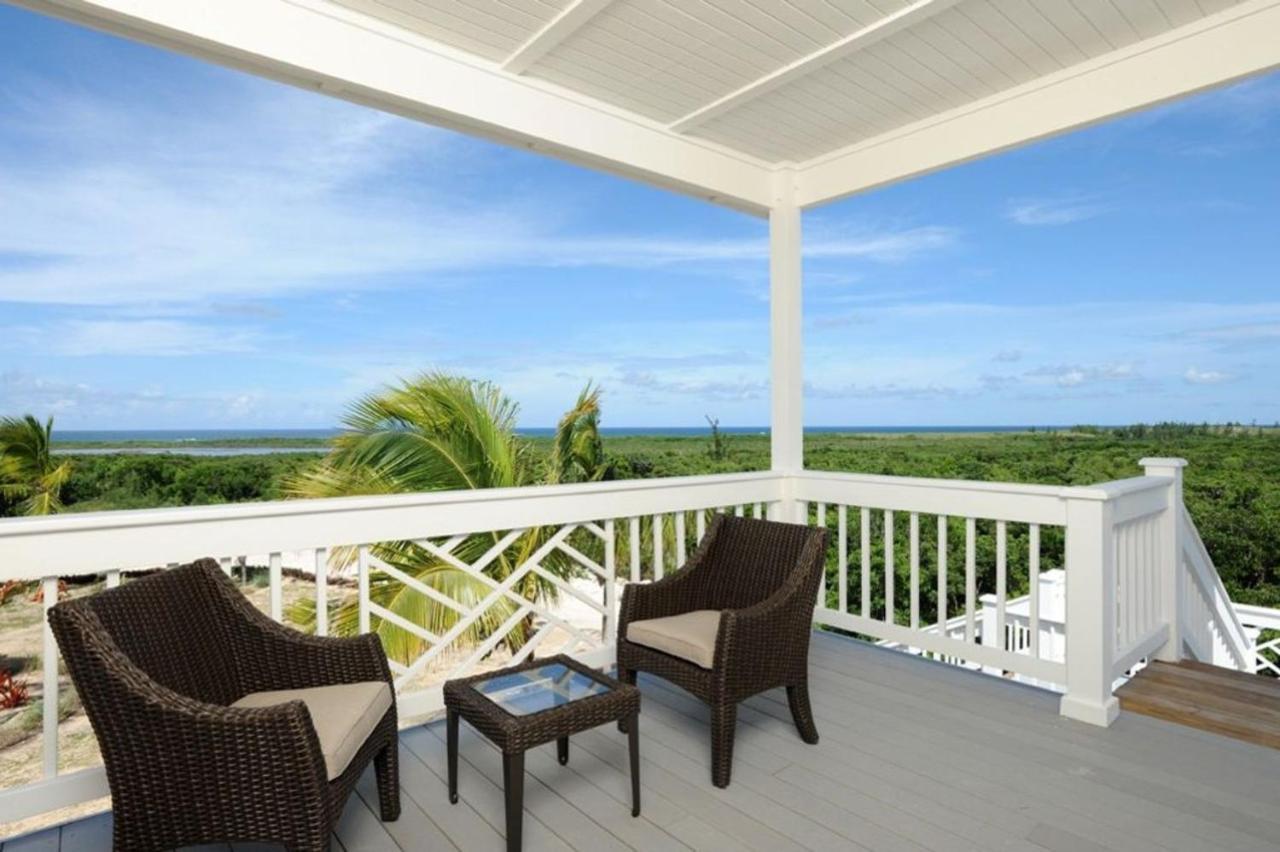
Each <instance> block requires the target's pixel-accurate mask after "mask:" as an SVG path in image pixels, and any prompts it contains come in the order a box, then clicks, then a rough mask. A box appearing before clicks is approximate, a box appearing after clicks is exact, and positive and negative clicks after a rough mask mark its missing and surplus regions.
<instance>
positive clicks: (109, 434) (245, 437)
mask: <svg viewBox="0 0 1280 852" xmlns="http://www.w3.org/2000/svg"><path fill="white" fill-rule="evenodd" d="M1032 428H1036V429H1053V428H1058V427H1053V426H1036V427H1033V426H807V427H805V432H808V433H810V434H821V433H828V434H829V433H840V432H862V433H880V434H889V435H892V434H901V435H905V434H911V433H922V432H926V433H948V432H955V433H962V434H964V433H968V434H972V433H975V432H1025V431H1027V430H1028V429H1032ZM340 431H341V430H338V429H59V430H57V431H56V432H54V436H53V437H54V442H55V443H57V442H76V443H83V442H95V443H108V442H109V443H123V442H130V443H148V442H154V443H157V444H175V443H184V442H209V441H240V442H243V441H252V440H254V439H259V440H270V439H279V438H285V439H320V440H323V439H326V438H332V437H335V436H336V435H338V434H340ZM720 431H721V432H723V433H725V434H726V435H767V434H769V427H768V426H721V427H720ZM519 432H520V434H522V435H528V436H530V437H548V436H550V435H554V434H555V427H552V426H532V427H529V428H523V429H520V430H519ZM600 432H601V434H603V435H615V436H634V435H646V436H647V435H652V436H655V437H672V438H678V437H697V436H700V435H707V434H709V433H710V430H709V429H708V428H707V427H706V426H705V425H702V426H605V427H602V428H601V429H600Z"/></svg>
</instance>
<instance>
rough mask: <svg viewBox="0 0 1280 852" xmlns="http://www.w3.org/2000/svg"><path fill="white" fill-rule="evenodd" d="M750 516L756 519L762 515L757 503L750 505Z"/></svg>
mask: <svg viewBox="0 0 1280 852" xmlns="http://www.w3.org/2000/svg"><path fill="white" fill-rule="evenodd" d="M751 517H753V518H755V519H756V520H757V521H758V520H760V519H761V518H762V517H764V512H763V510H762V508H761V506H760V504H759V503H757V504H755V506H753V507H752V509H751Z"/></svg>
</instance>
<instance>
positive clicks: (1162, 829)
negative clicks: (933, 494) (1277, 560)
mask: <svg viewBox="0 0 1280 852" xmlns="http://www.w3.org/2000/svg"><path fill="white" fill-rule="evenodd" d="M811 671H812V674H811V677H812V698H813V705H814V714H815V717H816V719H817V723H818V730H819V732H820V734H821V737H822V741H821V743H820V744H819V745H818V746H816V747H811V746H806V745H805V744H803V743H802V742H801V741H800V739H799V737H798V736H797V735H796V732H795V728H794V726H793V725H792V723H791V718H790V714H789V711H788V708H787V703H786V696H785V694H784V693H783V692H782V691H780V690H779V691H777V692H775V693H769V694H766V695H763V696H757V697H755V698H753V699H751V700H750V701H747V702H746V703H745V704H744V705H743V706H742V708H741V710H740V712H739V719H738V722H739V728H738V739H737V744H736V748H735V762H734V770H733V784H732V785H731V786H730V787H729V788H728V789H727V790H718V789H716V788H714V787H712V786H711V783H710V754H709V748H708V744H707V719H708V713H707V710H706V708H705V707H704V706H703V705H702V704H700V703H699V702H698V701H697V700H695V699H694V698H692V697H691V696H689V695H688V694H686V693H684V692H683V691H681V690H680V689H678V688H676V687H674V686H672V685H670V684H666V683H664V682H661V681H657V680H654V679H650V678H647V677H642V678H641V689H642V691H643V693H644V701H643V705H642V712H641V721H640V740H641V762H642V766H641V778H642V782H643V789H642V798H643V809H644V810H643V815H642V816H641V817H640V818H639V819H632V818H631V816H630V807H629V801H630V786H629V781H628V776H627V772H626V771H627V748H626V740H625V738H624V737H623V736H622V735H620V734H619V733H618V732H617V731H616V730H614V729H613V728H612V727H602V728H598V729H596V730H593V731H588V732H585V733H583V734H581V735H579V736H576V737H574V738H573V739H572V745H571V749H572V752H571V757H570V762H569V765H568V766H560V765H559V763H558V762H557V761H556V760H555V758H554V756H553V754H554V752H553V751H552V750H550V748H547V749H540V750H536V751H535V752H531V753H530V754H529V755H528V757H527V759H526V761H527V764H526V768H527V770H528V772H529V777H528V778H527V780H526V782H525V787H526V801H525V805H526V815H525V848H526V849H529V850H546V852H568V850H583V852H595V850H627V849H638V850H646V852H647V850H658V852H682V850H731V849H732V850H739V849H755V850H761V852H774V850H791V852H800V850H806V849H820V850H824V852H825V850H875V852H880V850H885V852H921V850H929V852H976V850H988V849H989V850H1010V851H1011V852H1012V850H1017V852H1045V850H1052V852H1066V851H1067V850H1080V852H1084V850H1092V852H1097V850H1114V852H1128V850H1135V852H1143V850H1149V852H1182V850H1186V852H1200V850H1206V849H1225V850H1242V852H1243V850H1256V849H1266V848H1280V785H1277V784H1276V783H1275V779H1276V778H1278V777H1280V751H1276V750H1273V749H1268V748H1264V747H1261V746H1258V745H1254V744H1250V743H1245V742H1240V741H1237V740H1232V739H1227V738H1225V737H1222V736H1220V735H1218V734H1215V733H1208V732H1205V731H1200V730H1192V729H1190V728H1186V727H1182V726H1180V725H1176V724H1172V723H1170V722H1167V721H1163V720H1160V719H1155V718H1150V717H1147V716H1142V715H1138V714H1135V713H1131V712H1124V713H1122V714H1121V717H1120V719H1118V720H1117V721H1116V723H1115V724H1114V725H1113V726H1112V727H1111V728H1109V729H1102V728H1094V727H1090V726H1087V725H1082V724H1079V723H1076V722H1072V721H1070V720H1067V719H1063V718H1062V717H1060V716H1058V715H1057V703H1058V698H1057V696H1056V695H1053V694H1052V693H1048V692H1044V691H1042V690H1036V689H1031V688H1028V687H1024V686H1020V685H1017V684H1013V683H1009V682H1007V681H1001V680H998V679H994V678H989V677H985V676H983V675H978V674H974V673H972V672H968V671H964V670H960V669H956V668H953V667H948V666H943V665H941V664H937V663H932V662H929V661H925V660H921V659H918V658H914V657H908V656H906V655H902V654H898V653H895V652H892V651H886V650H883V649H879V648H874V647H871V646H867V645H863V644H861V643H856V642H852V641H851V640H846V639H842V638H839V637H835V636H831V635H829V634H827V635H824V634H815V637H814V643H813V653H812V667H811ZM1215 674H1216V673H1214V672H1207V673H1203V676H1205V677H1211V676H1214V675H1215ZM1237 697H1238V693H1237ZM400 769H401V784H402V806H401V807H402V816H401V818H400V820H399V821H398V822H396V823H394V824H387V825H384V824H383V823H381V821H380V820H379V819H378V817H377V790H376V786H375V784H374V782H373V777H372V775H371V774H369V775H366V777H365V778H363V779H361V782H360V784H359V785H358V786H357V789H356V794H355V795H353V796H352V799H351V802H350V804H349V805H348V808H347V811H346V812H345V813H344V815H343V819H342V821H341V823H340V825H339V827H338V830H337V833H336V838H335V840H336V842H335V844H334V849H335V850H343V852H390V850H396V849H423V848H430V849H442V850H449V849H461V850H468V852H470V851H471V850H484V849H493V850H500V849H502V848H504V845H503V844H504V840H503V837H504V825H503V807H502V789H501V771H502V770H501V755H500V754H499V753H498V752H497V750H496V749H495V748H494V747H493V746H492V745H491V744H489V743H488V742H487V741H486V740H484V738H483V737H480V736H478V735H476V734H475V733H474V732H472V731H470V730H469V728H468V727H467V726H465V725H464V726H463V731H462V754H461V771H460V794H461V801H460V802H459V803H458V804H457V805H450V804H449V803H448V798H447V794H446V783H445V777H444V776H445V747H444V731H443V727H442V726H441V725H439V724H434V725H431V726H426V727H419V728H413V729H409V730H406V731H404V732H402V735H401V760H400ZM108 848H110V815H109V814H104V815H101V816H99V817H94V818H90V819H89V820H84V821H81V822H77V823H71V824H68V825H66V826H62V827H60V828H53V829H49V830H47V831H44V832H40V833H38V834H33V835H29V836H27V837H24V838H19V839H15V840H10V841H8V842H7V843H4V844H0V852H56V850H59V849H63V850H68V852H72V851H73V850H86V852H92V850H97V849H104V850H105V849H108ZM211 848H219V849H223V850H226V849H227V848H228V847H211ZM233 848H234V849H235V850H237V852H240V850H248V849H250V848H251V847H249V846H247V845H242V844H237V845H236V846H235V847H233ZM253 848H262V847H253Z"/></svg>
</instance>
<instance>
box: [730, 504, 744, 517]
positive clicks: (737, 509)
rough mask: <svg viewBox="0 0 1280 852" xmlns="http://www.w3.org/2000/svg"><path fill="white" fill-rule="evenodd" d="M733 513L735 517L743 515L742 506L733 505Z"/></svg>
mask: <svg viewBox="0 0 1280 852" xmlns="http://www.w3.org/2000/svg"><path fill="white" fill-rule="evenodd" d="M733 514H734V517H737V518H741V517H743V515H744V512H743V509H742V506H734V507H733Z"/></svg>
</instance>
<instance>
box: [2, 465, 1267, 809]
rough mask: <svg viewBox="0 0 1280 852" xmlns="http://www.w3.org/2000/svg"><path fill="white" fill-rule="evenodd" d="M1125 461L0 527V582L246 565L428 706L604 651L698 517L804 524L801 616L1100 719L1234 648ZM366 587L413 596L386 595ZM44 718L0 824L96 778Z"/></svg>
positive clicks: (170, 512) (691, 480)
mask: <svg viewBox="0 0 1280 852" xmlns="http://www.w3.org/2000/svg"><path fill="white" fill-rule="evenodd" d="M1147 474H1148V475H1146V476H1142V477H1136V478H1134V479H1128V480H1122V481H1118V482H1111V483H1105V484H1102V485H1097V486H1089V487H1069V488H1058V487H1050V486H1041V485H1018V484H1007V483H983V482H960V481H953V480H937V479H915V478H909V477H890V476H865V475H856V474H842V473H820V472H801V473H797V474H779V473H750V474H733V475H723V476H707V477H687V478H675V479H660V480H636V481H626V482H612V483H593V484H584V485H564V486H542V487H531V488H520V489H495V490H490V491H467V492H449V493H433V494H416V495H401V496H389V497H367V498H343V499H331V500H313V501H291V502H279V503H260V504H239V505H228V506H214V507H204V508H183V509H158V510H147V511H137V512H112V513H99V514H86V515H63V516H57V517H50V518H33V519H4V520H0V584H2V583H4V582H6V581H8V580H19V581H24V582H31V581H40V582H42V584H43V586H44V590H45V597H44V600H45V606H46V607H48V606H51V605H52V603H53V602H54V601H55V600H56V598H57V593H58V584H59V578H63V579H67V578H74V577H90V576H102V575H104V574H105V577H106V583H107V585H115V584H117V583H119V582H120V581H121V576H122V574H127V572H129V571H132V570H139V569H153V568H157V567H160V568H163V567H165V566H171V565H175V564H179V563H183V562H187V561H190V560H192V559H196V558H200V557H206V556H214V557H216V558H219V559H221V560H222V565H223V567H224V569H225V570H227V571H228V572H234V570H235V567H236V566H237V565H243V564H246V563H249V564H253V565H262V566H264V567H265V568H266V575H267V583H268V591H267V594H266V601H265V603H264V604H263V606H264V608H265V609H266V610H267V611H268V612H269V613H270V614H271V615H272V616H273V617H274V618H277V619H284V618H285V617H286V610H287V608H286V592H288V594H289V595H290V596H291V597H292V598H294V601H293V604H294V605H296V604H297V601H296V598H297V595H298V594H299V591H300V589H301V591H302V594H304V595H305V596H306V597H307V598H309V599H311V600H313V601H314V611H315V614H316V617H315V623H314V629H315V630H316V631H317V632H318V633H321V634H323V633H325V632H327V631H328V630H329V629H330V627H331V625H330V623H329V618H328V613H329V609H330V603H331V602H333V601H335V600H337V596H340V595H341V596H345V600H346V601H347V602H348V605H350V604H349V602H350V601H351V600H352V599H354V601H355V602H356V603H355V606H356V608H357V616H356V619H357V624H356V626H357V628H358V629H359V630H360V631H368V630H380V631H381V632H382V633H383V636H384V640H386V639H387V633H388V632H394V633H397V634H398V639H397V641H398V642H399V646H398V648H399V650H398V651H397V653H396V654H395V655H394V656H395V657H396V659H395V663H394V666H393V668H394V674H395V679H396V685H397V690H398V697H399V704H400V707H401V713H402V716H403V717H404V718H406V719H411V718H414V717H422V716H424V715H426V714H430V713H433V712H435V711H437V710H438V709H439V708H440V707H441V703H442V701H441V684H442V682H443V681H444V680H445V679H446V678H448V677H454V676H458V675H462V674H465V673H467V672H469V671H472V670H473V669H475V668H477V667H480V666H490V665H500V664H505V663H508V662H511V661H517V660H522V659H525V658H527V657H528V656H529V655H531V654H533V653H535V652H540V653H552V652H565V653H573V654H575V655H576V656H578V657H580V658H582V659H584V660H588V661H591V662H594V663H597V664H607V663H608V662H610V661H611V658H612V653H613V644H614V633H615V631H616V629H617V621H616V617H617V607H618V598H619V595H618V582H619V581H622V580H627V579H629V580H631V581H643V580H649V579H656V578H660V577H662V576H663V574H664V572H666V571H668V570H673V569H674V568H676V567H678V566H679V565H681V564H683V562H684V561H685V559H686V557H687V555H688V553H689V551H690V549H691V548H692V547H694V546H695V545H696V543H697V541H698V540H699V539H700V538H701V536H702V534H703V532H704V531H705V528H706V524H707V521H708V519H709V517H710V516H711V513H712V512H715V511H726V512H732V513H735V514H738V515H746V514H749V515H753V516H755V517H765V516H767V517H770V518H774V519H777V520H788V521H793V522H805V521H806V520H807V522H808V523H813V524H819V525H822V526H825V527H827V528H828V529H829V530H830V531H831V536H832V545H831V547H832V550H831V552H830V555H829V563H828V571H827V576H826V578H825V579H824V583H823V589H822V591H821V592H820V594H819V599H818V601H817V606H816V607H815V615H814V620H815V622H816V623H818V624H819V625H823V626H827V627H830V628H836V629H839V630H843V631H848V632H852V633H855V634H858V635H861V636H865V637H868V638H871V639H874V640H877V641H880V642H882V643H889V644H894V645H896V646H898V647H901V648H907V649H911V650H913V651H915V652H917V653H925V654H928V655H930V656H933V657H935V658H937V659H942V660H945V661H948V662H954V663H959V664H963V665H966V666H968V667H970V668H980V669H982V670H983V671H987V672H992V673H996V674H1000V675H1004V676H1015V677H1018V678H1020V679H1023V680H1026V681H1028V682H1032V683H1038V684H1044V685H1050V686H1053V687H1054V688H1056V689H1058V690H1059V691H1061V692H1063V698H1062V703H1061V710H1062V713H1063V714H1064V715H1067V716H1070V717H1072V718H1076V719H1081V720H1084V721H1088V722H1091V723H1094V724H1103V725H1105V724H1109V723H1110V721H1111V720H1112V719H1113V718H1114V716H1115V712H1116V702H1115V698H1114V696H1113V695H1112V690H1113V687H1114V685H1115V682H1116V679H1117V678H1118V677H1121V676H1123V675H1124V674H1125V673H1126V672H1127V671H1129V670H1130V669H1132V668H1133V667H1134V666H1135V665H1138V664H1139V663H1141V662H1142V661H1143V660H1145V659H1147V658H1149V657H1151V656H1161V657H1164V658H1174V657H1176V656H1177V654H1178V653H1179V651H1180V649H1181V647H1182V645H1183V644H1184V640H1185V644H1186V645H1187V646H1188V647H1191V648H1192V652H1193V653H1195V654H1196V655H1197V656H1200V655H1201V653H1203V648H1204V638H1203V636H1202V634H1201V633H1200V632H1199V631H1200V626H1199V625H1200V623H1201V622H1203V623H1204V624H1206V625H1209V626H1210V627H1211V628H1213V627H1214V626H1216V629H1218V630H1219V632H1220V633H1222V635H1223V636H1224V641H1225V642H1226V643H1227V644H1228V647H1229V649H1230V650H1231V653H1232V654H1233V655H1235V660H1236V662H1237V663H1238V662H1239V656H1238V654H1239V652H1240V647H1239V642H1238V635H1237V634H1238V632H1239V631H1240V630H1243V628H1239V621H1238V620H1236V621H1234V622H1232V620H1231V619H1232V618H1234V615H1233V613H1234V610H1232V609H1231V606H1230V602H1229V601H1228V600H1227V599H1226V597H1225V592H1223V591H1222V589H1221V583H1220V582H1216V584H1215V581H1217V574H1216V572H1215V571H1214V570H1213V566H1212V562H1210V561H1209V560H1208V556H1207V554H1205V553H1204V552H1203V545H1201V544H1199V539H1198V537H1195V536H1194V526H1193V525H1192V524H1191V523H1190V520H1189V518H1187V517H1186V516H1185V514H1184V513H1183V511H1182V508H1181V485H1180V483H1181V468H1180V464H1173V463H1172V462H1162V461H1160V460H1151V461H1149V462H1148V469H1147ZM393 544H394V545H395V546H394V547H392V545H393ZM1184 545H1185V546H1184ZM406 548H407V549H409V550H410V551H411V553H412V554H413V558H414V559H416V560H418V561H417V562H414V561H413V560H409V561H406V560H405V559H404V553H405V551H406ZM1174 553H1180V554H1182V555H1183V556H1184V557H1185V558H1183V559H1180V560H1177V561H1176V562H1175V561H1174V560H1172V559H1169V558H1168V556H1169V555H1170V554H1174ZM423 564H430V565H434V566H436V568H437V570H441V571H454V572H460V573H461V574H462V575H465V577H463V578H462V579H465V580H466V583H465V584H464V585H465V586H466V587H467V588H468V589H469V593H468V594H467V595H465V596H462V597H459V596H458V593H457V592H456V591H455V592H454V593H453V594H450V593H449V590H451V589H453V590H456V589H457V588H458V586H457V584H455V585H453V586H450V585H448V584H444V583H435V582H433V580H432V577H431V575H432V572H430V571H415V570H414V567H415V566H420V565H423ZM300 567H301V569H302V570H301V573H299V568H300ZM1183 573H1186V574H1187V580H1186V582H1183ZM55 575H56V576H55ZM286 578H293V579H289V580H288V581H287V582H286ZM298 578H301V582H302V584H303V585H302V586H301V587H300V586H299V580H298ZM1045 579H1049V580H1052V584H1053V585H1054V587H1055V589H1056V591H1055V592H1054V594H1056V595H1058V597H1057V598H1053V599H1051V600H1053V603H1052V606H1051V607H1050V608H1049V609H1046V604H1044V603H1042V596H1041V595H1030V596H1024V597H1019V596H1018V595H1017V594H1015V595H1011V594H1010V591H1011V589H1012V590H1018V591H1021V590H1026V589H1036V588H1040V587H1041V585H1042V580H1045ZM308 582H310V583H311V584H312V585H311V586H310V587H307V586H306V583H308ZM388 588H391V589H393V590H395V591H396V592H397V593H398V594H399V595H401V596H407V598H410V599H415V600H416V603H417V604H419V606H417V607H413V606H400V605H398V604H396V603H393V602H392V601H391V599H390V598H389V597H388V596H387V594H386V592H387V590H388ZM538 589H542V590H543V592H546V591H548V590H554V592H555V594H554V595H548V594H542V593H539V592H538V591H537V590H538ZM1192 591H1195V592H1196V593H1195V594H1192V593H1191V592H1192ZM930 592H931V594H930ZM553 597H555V598H558V602H555V601H553V600H552V598H553ZM1196 601H1201V602H1202V603H1204V607H1203V608H1202V609H1196V608H1195V607H1197V606H1199V604H1197V603H1195V602H1196ZM428 603H429V605H428V606H422V604H428ZM1224 607H1225V609H1224ZM569 610H575V611H576V615H571V614H569ZM424 611H425V612H430V613H433V615H434V616H435V618H434V620H430V619H428V620H425V621H424V619H423V618H422V617H421V613H423V612H424ZM415 613H416V615H415ZM482 621H483V629H480V630H472V629H471V628H473V627H475V626H477V625H479V624H481V622H482ZM1064 622H1065V623H1067V627H1066V628H1065V630H1064V627H1063V625H1064ZM939 625H941V628H940V627H939ZM1224 625H1225V626H1224ZM392 628H398V630H392ZM406 637H407V638H406ZM43 653H44V668H43V670H44V694H43V698H42V701H43V706H44V707H45V708H48V709H49V710H50V711H52V709H53V708H56V707H57V703H58V702H57V696H58V691H59V680H58V667H57V660H58V655H57V648H56V645H55V643H54V642H53V638H52V635H51V634H50V633H49V631H48V629H47V628H46V631H45V643H44V652H43ZM1202 658H1203V657H1202ZM1248 659H1249V661H1250V665H1253V662H1252V660H1253V657H1252V656H1250V657H1249V658H1248ZM57 723H58V720H57V713H56V712H46V713H45V717H44V728H43V746H42V747H43V763H44V770H45V780H44V781H42V782H39V783H36V784H32V785H28V786H26V787H19V788H15V789H12V790H8V791H0V812H3V813H4V815H5V816H6V817H7V818H9V819H18V818H21V817H23V816H26V815H29V814H34V813H38V812H41V811H45V810H49V809H52V808H56V807H61V806H63V805H68V804H74V803H76V802H80V801H84V800H87V799H91V798H95V797H97V796H100V795H103V794H104V793H105V792H106V785H105V777H104V775H103V773H102V771H101V770H100V769H96V770H85V771H81V772H77V773H71V774H67V775H59V774H58V771H57V765H58V750H57Z"/></svg>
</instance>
